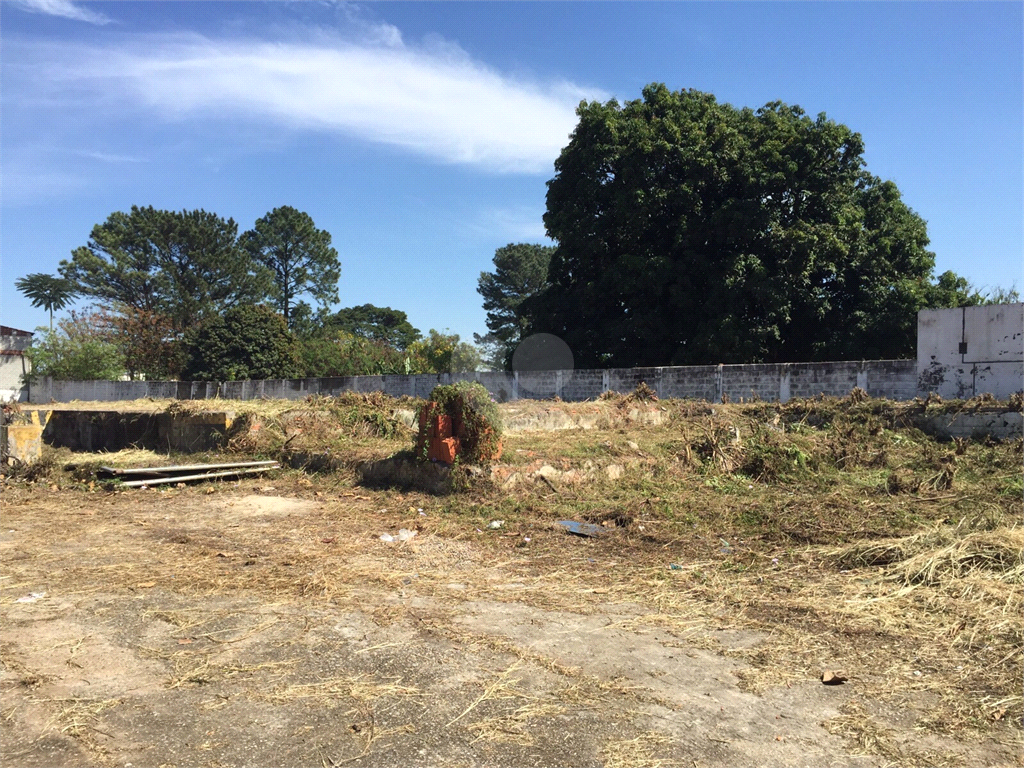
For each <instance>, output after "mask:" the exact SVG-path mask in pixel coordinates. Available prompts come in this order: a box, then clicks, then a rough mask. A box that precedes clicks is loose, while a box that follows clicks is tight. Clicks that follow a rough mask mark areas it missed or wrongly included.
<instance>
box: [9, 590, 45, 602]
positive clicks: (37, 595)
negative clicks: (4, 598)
mask: <svg viewBox="0 0 1024 768" xmlns="http://www.w3.org/2000/svg"><path fill="white" fill-rule="evenodd" d="M44 597H46V593H45V592H30V593H28V594H27V595H25V596H24V597H19V598H18V599H17V600H15V601H14V602H16V603H34V602H35V601H36V600H41V599H42V598H44Z"/></svg>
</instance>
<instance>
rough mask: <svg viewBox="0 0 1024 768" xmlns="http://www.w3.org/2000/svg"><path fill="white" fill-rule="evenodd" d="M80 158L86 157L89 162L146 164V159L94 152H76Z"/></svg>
mask: <svg viewBox="0 0 1024 768" xmlns="http://www.w3.org/2000/svg"><path fill="white" fill-rule="evenodd" d="M75 154H76V155H78V156H79V157H84V158H87V159H89V160H98V161H99V162H101V163H115V164H121V163H145V162H147V161H146V158H144V157H135V156H134V155H115V154H111V153H109V152H92V151H79V152H75Z"/></svg>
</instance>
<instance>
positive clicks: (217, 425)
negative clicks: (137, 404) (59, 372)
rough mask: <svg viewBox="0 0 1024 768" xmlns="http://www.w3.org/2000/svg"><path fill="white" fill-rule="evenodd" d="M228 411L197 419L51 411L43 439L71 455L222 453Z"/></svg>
mask: <svg viewBox="0 0 1024 768" xmlns="http://www.w3.org/2000/svg"><path fill="white" fill-rule="evenodd" d="M234 417H235V414H234V413H233V412H231V411H218V412H211V413H199V414H170V413H167V412H160V413H122V412H118V411H52V412H51V414H50V416H49V419H48V421H47V423H46V428H45V429H44V430H43V434H42V438H43V441H44V442H45V443H46V444H47V445H52V446H53V447H54V448H70V449H71V450H73V451H89V452H98V451H111V452H112V451H120V450H124V449H125V448H145V449H149V450H154V451H181V452H183V453H196V452H199V451H210V450H216V449H218V448H223V447H224V445H225V444H226V441H227V433H228V429H230V427H231V424H232V422H233V421H234Z"/></svg>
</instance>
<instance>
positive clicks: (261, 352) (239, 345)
mask: <svg viewBox="0 0 1024 768" xmlns="http://www.w3.org/2000/svg"><path fill="white" fill-rule="evenodd" d="M185 349H186V350H187V355H188V357H187V363H186V365H185V371H184V374H183V378H184V379H186V380H199V381H239V380H243V379H291V378H298V377H300V376H302V373H303V371H302V364H301V362H300V360H299V345H298V341H297V340H296V338H295V336H294V335H293V334H292V333H291V331H289V330H288V326H287V325H286V324H285V322H284V318H283V317H281V315H279V314H277V313H276V312H274V310H273V309H271V308H269V307H264V306H240V307H233V308H231V309H229V310H228V311H227V312H225V313H224V314H223V315H215V316H213V317H210V318H209V319H207V320H206V322H204V323H203V324H202V325H200V326H198V327H197V328H195V329H192V330H191V331H189V333H188V334H186V336H185Z"/></svg>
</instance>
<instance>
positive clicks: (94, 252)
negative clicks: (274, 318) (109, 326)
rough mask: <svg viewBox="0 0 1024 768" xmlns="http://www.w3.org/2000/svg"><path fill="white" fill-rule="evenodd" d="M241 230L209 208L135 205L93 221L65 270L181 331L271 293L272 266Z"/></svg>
mask: <svg viewBox="0 0 1024 768" xmlns="http://www.w3.org/2000/svg"><path fill="white" fill-rule="evenodd" d="M237 234H238V226H237V225H236V224H235V222H234V220H233V219H223V218H221V217H220V216H217V215H216V214H214V213H208V212H207V211H203V210H195V211H180V212H178V211H163V210H158V209H156V208H153V207H148V208H139V207H137V206H132V209H131V211H130V212H129V213H123V212H115V213H112V214H110V216H109V217H108V218H107V220H106V221H105V222H104V223H103V224H98V225H96V226H95V227H93V230H92V236H91V237H90V238H89V242H88V244H87V245H85V246H82V247H80V248H76V249H75V250H74V251H73V252H72V255H71V259H70V260H65V261H62V262H61V263H60V273H61V275H62V277H64V278H65V279H67V280H70V281H71V282H73V283H74V284H75V285H76V286H77V287H78V289H79V290H80V291H81V293H82V294H84V295H86V296H90V297H92V298H94V299H95V300H96V301H97V303H99V304H100V305H101V306H104V307H106V308H109V309H112V310H114V311H119V310H121V309H123V308H125V307H130V308H132V309H134V310H138V311H140V312H143V313H147V314H158V315H162V316H166V317H169V318H171V319H172V321H173V323H174V326H175V328H176V329H177V331H178V332H179V333H180V332H183V331H185V330H186V329H188V328H191V327H193V326H194V325H195V324H196V323H198V322H200V321H202V320H203V319H204V318H207V317H209V316H211V315H215V314H218V313H220V312H223V311H225V310H226V309H229V308H231V307H234V306H239V305H242V304H252V303H254V302H258V301H261V300H263V299H265V298H266V296H267V292H268V290H269V280H268V276H267V273H266V271H265V270H264V269H263V268H262V267H261V266H260V265H259V264H257V263H254V262H253V260H252V259H251V257H250V256H249V255H248V254H247V253H245V252H244V251H242V250H241V249H240V248H239V247H238V242H237Z"/></svg>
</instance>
